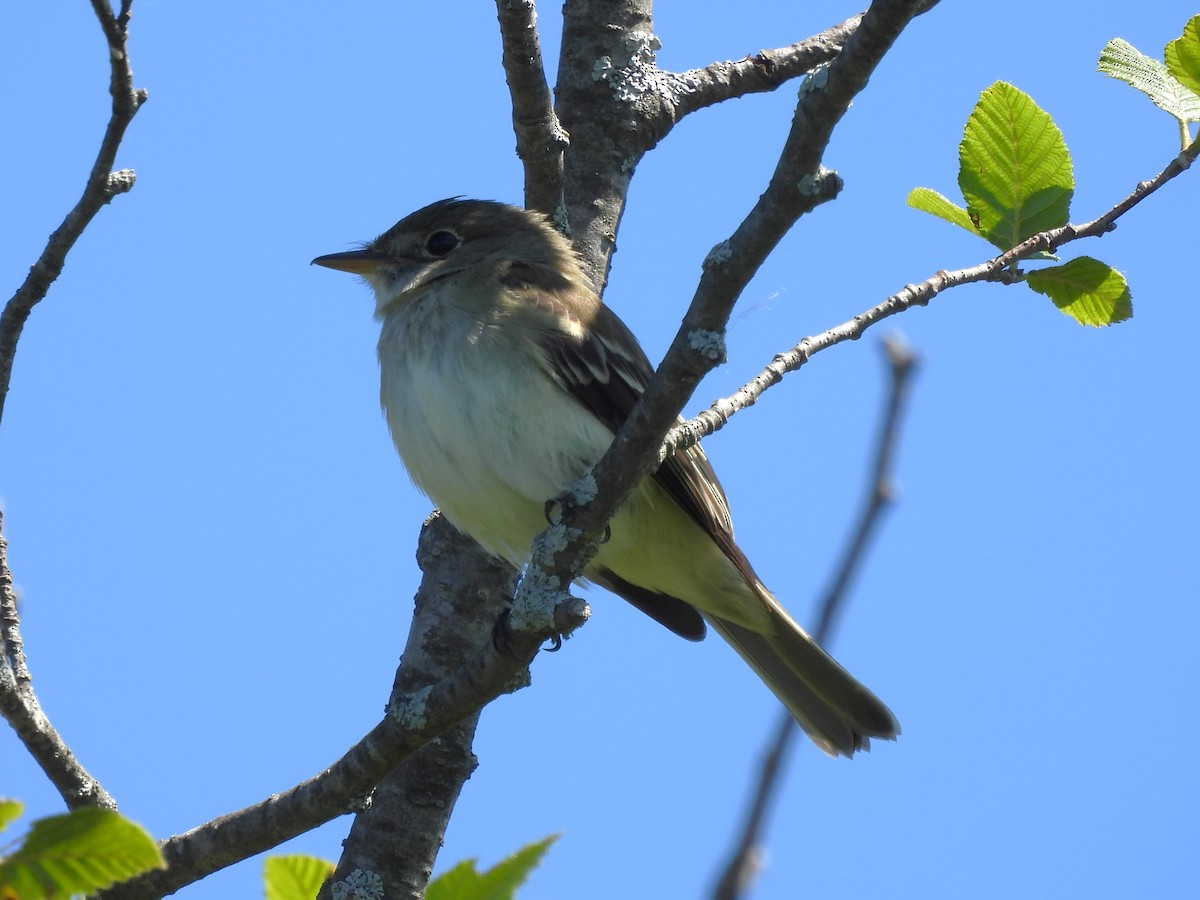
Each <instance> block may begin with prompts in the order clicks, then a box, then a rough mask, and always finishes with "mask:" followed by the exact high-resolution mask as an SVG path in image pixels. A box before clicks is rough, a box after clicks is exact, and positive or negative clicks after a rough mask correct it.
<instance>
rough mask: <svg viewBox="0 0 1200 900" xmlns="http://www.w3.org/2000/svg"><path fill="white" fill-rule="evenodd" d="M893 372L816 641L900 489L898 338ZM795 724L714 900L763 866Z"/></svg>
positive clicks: (902, 379) (776, 753) (767, 771)
mask: <svg viewBox="0 0 1200 900" xmlns="http://www.w3.org/2000/svg"><path fill="white" fill-rule="evenodd" d="M883 348H884V353H885V354H886V356H887V360H888V371H889V373H890V380H889V383H890V386H891V387H890V390H889V391H888V399H887V403H886V404H885V405H884V411H883V416H882V417H881V419H880V425H879V437H878V439H877V440H876V442H875V459H874V462H873V464H872V466H871V477H870V479H869V483H868V485H867V493H866V496H865V497H864V498H863V502H862V504H861V507H860V512H859V517H858V524H857V525H856V526H855V528H854V530H853V532H852V533H851V537H850V540H849V541H848V542H847V545H846V550H845V552H844V553H843V554H842V559H841V561H840V562H839V564H838V565H837V567H836V568H835V570H834V577H833V580H832V581H831V582H830V585H829V588H828V589H827V590H826V592H825V596H824V598H823V600H822V601H821V604H820V614H819V616H818V618H817V626H816V628H814V629H813V637H815V638H816V639H817V641H818V642H819V643H821V644H823V645H825V646H828V644H829V640H830V637H831V636H832V632H833V626H834V624H835V623H836V620H837V616H838V613H839V612H840V611H841V609H843V608H844V607H845V603H846V598H847V597H848V596H849V586H850V584H851V582H852V581H853V579H854V575H855V573H856V572H857V571H858V570H859V569H860V568H861V567H862V563H863V560H864V559H865V558H866V550H867V546H868V545H869V543H870V537H871V535H872V534H873V533H874V531H875V529H876V527H877V526H878V524H879V522H880V521H881V519H882V514H883V512H884V510H885V509H886V507H887V506H888V505H889V504H890V503H891V501H892V499H893V497H894V495H895V490H894V487H893V479H892V460H893V457H894V456H895V447H896V438H897V435H898V434H899V431H900V423H901V421H902V418H903V412H904V405H905V404H904V401H905V399H906V398H907V396H908V385H909V383H910V376H911V375H912V372H913V369H914V366H915V365H916V357H915V356H914V354H913V353H912V351H911V350H909V349H908V347H907V346H906V345H905V344H904V343H903V342H901V341H900V340H899V339H898V338H889V339H887V340H885V341H884V344H883ZM795 724H796V723H795V721H794V720H793V719H792V717H791V716H790V715H789V714H788V713H786V712H784V713H782V714H781V715H780V717H779V724H778V725H777V726H776V729H775V735H774V737H773V738H772V740H771V742H770V744H769V745H768V746H769V749H768V750H767V752H766V754H765V755H764V756H763V761H762V765H761V766H760V768H759V772H758V779H757V781H756V782H755V789H754V794H753V796H752V798H751V801H750V808H749V810H748V811H747V813H746V819H745V823H744V824H743V826H742V830H741V834H740V836H739V839H738V842H737V846H736V848H735V850H734V852H733V855H732V857H731V858H730V860H729V863H728V864H727V865H726V867H725V869H724V872H723V873H722V875H721V879H720V881H718V882H717V886H716V887H715V888H714V890H713V900H736V898H738V897H741V896H743V895H744V894H745V893H746V891H747V890H748V889H749V887H750V884H751V883H752V882H753V880H754V877H755V876H756V875H757V874H758V870H759V867H760V860H761V857H762V853H761V849H760V848H761V835H762V832H763V829H764V827H765V824H766V820H767V815H768V813H769V811H770V805H771V802H772V801H773V800H774V799H775V797H776V795H777V794H778V792H779V788H780V784H781V781H780V775H781V773H782V772H783V763H784V760H785V759H786V758H787V751H788V748H789V746H790V745H791V740H792V738H793V737H794V735H795V733H796V727H795Z"/></svg>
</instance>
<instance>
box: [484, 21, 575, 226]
mask: <svg viewBox="0 0 1200 900" xmlns="http://www.w3.org/2000/svg"><path fill="white" fill-rule="evenodd" d="M496 12H497V15H498V17H499V19H500V38H501V41H502V42H503V45H504V60H503V62H504V75H505V79H506V80H507V82H508V91H509V94H510V95H511V97H512V108H513V131H515V132H516V135H517V155H518V156H519V157H521V162H522V163H523V164H524V166H525V206H526V207H528V208H529V209H537V210H541V211H542V212H544V213H547V214H549V215H554V214H555V213H556V212H557V211H558V209H559V207H560V206H561V205H562V199H563V153H564V152H565V151H566V149H567V146H568V145H569V144H570V138H569V136H568V135H567V133H566V131H564V130H563V127H562V125H561V124H560V123H559V121H558V116H557V115H556V114H555V112H554V100H553V98H552V97H551V96H550V86H549V85H548V84H547V83H546V69H545V66H544V65H543V63H542V48H541V44H540V42H539V40H538V30H537V8H536V7H535V6H534V2H533V0H496Z"/></svg>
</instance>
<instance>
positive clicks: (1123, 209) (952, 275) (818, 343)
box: [662, 139, 1200, 456]
mask: <svg viewBox="0 0 1200 900" xmlns="http://www.w3.org/2000/svg"><path fill="white" fill-rule="evenodd" d="M1197 156H1200V139H1198V140H1196V141H1194V142H1193V143H1192V144H1191V145H1190V146H1189V147H1188V148H1187V149H1186V150H1185V151H1184V152H1183V153H1181V154H1179V156H1177V157H1176V158H1175V159H1173V160H1171V162H1170V163H1169V164H1168V165H1167V166H1166V167H1165V168H1164V169H1163V170H1162V171H1161V172H1159V173H1158V174H1157V175H1156V176H1154V177H1153V178H1151V179H1150V180H1149V181H1142V182H1139V183H1138V185H1137V186H1136V187H1135V188H1134V189H1133V191H1132V192H1131V193H1130V194H1129V195H1128V196H1127V197H1125V198H1124V199H1123V200H1121V202H1120V203H1118V204H1116V205H1115V206H1114V207H1113V208H1112V209H1110V210H1109V211H1108V212H1106V213H1104V214H1103V215H1102V216H1098V217H1097V218H1095V219H1092V220H1091V221H1090V222H1084V223H1082V224H1079V225H1071V224H1068V225H1063V226H1061V227H1059V228H1051V229H1050V230H1048V231H1043V232H1041V233H1039V234H1035V235H1033V236H1032V237H1030V238H1028V239H1027V240H1024V241H1022V242H1021V243H1020V244H1017V245H1016V246H1015V247H1013V248H1012V249H1011V250H1008V251H1006V252H1004V253H1001V254H1000V255H998V256H994V257H992V258H991V259H989V260H987V261H985V262H982V263H979V264H978V265H974V266H970V267H968V268H965V269H955V270H954V271H946V270H944V269H943V270H941V271H939V272H935V273H934V274H933V275H931V276H930V277H929V278H927V279H925V280H924V281H922V282H921V283H920V284H910V285H906V286H905V287H904V289H903V290H901V291H899V292H897V293H895V294H893V295H892V296H890V297H888V298H887V299H886V300H884V301H883V302H882V303H880V304H878V305H876V306H873V307H871V308H870V309H868V310H866V311H864V312H862V313H860V314H859V315H857V316H855V317H854V318H853V319H851V320H849V321H848V322H843V323H842V324H841V325H838V326H836V327H834V328H830V329H829V330H828V331H824V332H822V333H821V334H819V335H816V336H815V337H806V338H804V340H802V341H800V343H798V344H797V345H796V346H794V347H792V348H791V349H790V350H788V351H786V352H784V353H780V354H778V355H777V356H776V357H775V358H774V359H773V360H772V361H771V362H770V364H769V365H767V367H766V368H765V369H763V370H762V371H761V372H759V373H758V374H757V375H756V376H754V378H752V379H751V380H750V381H748V382H747V383H746V384H744V385H742V386H741V387H740V388H738V390H737V391H736V392H734V393H733V394H732V395H730V396H728V397H724V398H722V399H720V400H716V401H714V402H713V404H712V406H710V407H709V408H708V409H706V410H704V411H703V412H701V413H700V414H698V415H697V416H695V417H694V418H692V419H689V420H687V421H686V422H681V423H680V424H678V425H676V426H675V427H674V428H672V429H671V430H670V431H669V432H668V433H667V436H666V438H665V440H664V442H663V448H662V454H663V455H664V456H665V455H666V454H667V453H670V452H671V450H673V449H678V448H682V447H688V446H691V445H692V444H694V443H696V442H697V441H699V440H700V439H701V438H704V437H707V436H709V435H711V434H714V433H716V432H717V431H719V430H720V429H721V428H723V427H724V426H725V423H726V422H728V421H729V419H730V417H732V416H733V415H734V414H735V413H737V412H740V411H741V410H743V409H746V408H747V407H749V406H753V405H754V404H755V403H756V402H757V401H758V399H759V397H761V396H762V395H763V392H764V391H766V390H767V389H768V388H770V387H773V386H774V385H776V384H778V383H779V382H780V381H781V380H782V379H783V376H784V375H786V374H788V373H789V372H795V371H796V370H797V369H799V368H800V367H801V366H803V365H804V364H805V363H806V362H808V361H809V360H810V359H812V357H813V356H814V355H816V354H817V353H819V352H821V351H822V350H828V349H829V348H830V347H833V346H835V345H837V344H840V343H842V342H844V341H851V340H857V339H858V338H859V337H861V336H862V335H863V333H864V332H865V331H866V330H867V329H868V328H870V327H871V326H872V325H875V324H877V323H878V322H881V321H883V320H884V319H886V318H890V317H891V316H894V315H896V314H897V313H901V312H904V311H905V310H907V309H910V308H912V307H914V306H927V305H928V304H929V301H930V300H932V299H933V298H934V297H936V296H937V295H938V294H940V293H942V291H945V290H947V289H949V288H952V287H957V286H959V285H962V284H971V283H974V282H980V281H998V282H1002V283H1008V282H1013V281H1016V280H1018V277H1017V275H1016V273H1015V272H1014V271H1013V267H1014V266H1015V265H1016V264H1017V263H1018V262H1020V261H1021V260H1023V259H1026V258H1028V257H1030V256H1032V255H1034V254H1036V253H1039V252H1042V251H1048V252H1053V251H1054V250H1056V249H1057V248H1058V247H1061V246H1063V245H1064V244H1069V243H1071V242H1072V241H1077V240H1081V239H1082V238H1088V237H1100V236H1101V235H1104V234H1107V233H1108V232H1110V231H1112V230H1113V229H1114V228H1115V227H1116V223H1117V220H1118V219H1120V218H1121V216H1123V215H1125V213H1127V212H1129V210H1131V209H1133V208H1134V207H1135V206H1137V205H1138V204H1139V203H1141V202H1142V201H1143V200H1145V199H1146V198H1147V197H1149V196H1150V195H1151V194H1153V193H1154V192H1155V191H1157V190H1158V189H1159V188H1161V187H1162V186H1163V185H1164V184H1166V183H1167V182H1168V181H1170V180H1171V179H1172V178H1174V177H1176V176H1177V175H1179V174H1181V173H1182V172H1184V171H1186V170H1187V169H1188V167H1189V166H1191V164H1192V163H1193V162H1195V160H1196V157H1197Z"/></svg>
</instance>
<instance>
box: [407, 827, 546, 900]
mask: <svg viewBox="0 0 1200 900" xmlns="http://www.w3.org/2000/svg"><path fill="white" fill-rule="evenodd" d="M556 840H558V835H551V836H550V837H548V838H545V839H543V840H540V841H536V842H535V843H532V844H528V845H526V846H524V847H522V848H521V849H520V850H518V851H517V852H516V853H514V854H513V855H512V856H509V857H507V858H505V859H503V860H501V861H500V862H498V863H497V864H496V865H495V866H493V867H492V868H491V869H488V870H487V871H486V872H477V871H476V870H475V863H476V860H473V859H468V860H463V861H462V862H460V863H459V864H458V865H456V866H455V867H454V868H452V869H450V870H449V871H448V872H444V873H443V874H441V875H439V876H438V877H437V878H435V879H434V880H433V881H431V882H429V886H428V888H427V889H426V891H425V900H512V897H513V896H514V894H515V893H516V890H517V888H519V887H520V886H521V885H522V884H524V883H525V880H526V879H527V878H529V875H530V873H531V872H532V871H533V870H534V869H535V868H537V865H538V863H539V862H541V860H542V857H543V856H545V854H546V851H547V850H548V849H549V848H550V845H551V844H553V843H554V842H555V841H556Z"/></svg>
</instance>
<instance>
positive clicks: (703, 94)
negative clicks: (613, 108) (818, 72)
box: [655, 13, 863, 141]
mask: <svg viewBox="0 0 1200 900" xmlns="http://www.w3.org/2000/svg"><path fill="white" fill-rule="evenodd" d="M862 17H863V14H862V13H859V14H858V15H856V16H851V17H850V18H848V19H846V20H845V21H843V22H839V23H838V24H837V25H834V26H832V27H830V28H826V29H825V30H824V31H822V32H821V33H819V34H815V35H813V36H812V37H810V38H806V39H805V40H802V41H797V42H796V43H795V44H792V45H790V46H788V47H781V48H779V49H777V50H760V51H759V52H758V53H755V54H754V55H753V56H747V57H744V58H742V59H739V60H737V61H736V62H714V63H711V64H709V65H707V66H705V67H704V68H702V69H689V70H688V71H686V72H665V71H664V72H662V74H661V79H662V82H663V87H664V94H665V95H666V97H667V99H668V100H670V101H671V103H670V104H669V107H668V111H669V115H664V116H663V117H662V118H660V119H659V121H658V123H657V124H658V127H659V129H660V130H659V131H657V132H656V137H655V140H656V141H660V140H662V139H663V138H664V137H666V136H667V133H668V132H669V131H670V130H671V128H673V127H674V126H675V124H676V123H677V122H678V121H679V120H680V119H682V118H683V117H684V116H686V115H688V114H689V113H693V112H695V111H696V110H699V109H705V108H706V107H709V106H712V105H714V104H716V103H721V102H722V101H725V100H732V99H735V98H737V97H745V96H746V95H747V94H762V93H767V92H769V91H773V90H775V89H776V88H778V87H780V86H781V85H783V84H785V83H787V82H788V81H791V80H792V79H793V78H798V77H799V76H801V75H804V74H805V73H807V72H809V71H811V70H812V69H815V68H816V67H817V66H819V65H821V64H822V63H827V62H829V61H830V60H831V59H833V58H834V57H835V56H837V54H838V53H840V52H841V50H842V47H843V46H845V43H846V41H847V40H848V39H849V38H850V35H852V34H853V33H854V31H855V29H857V28H858V26H859V23H860V22H862Z"/></svg>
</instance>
